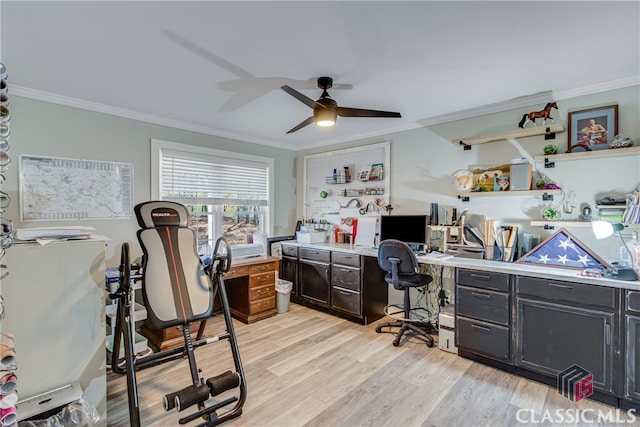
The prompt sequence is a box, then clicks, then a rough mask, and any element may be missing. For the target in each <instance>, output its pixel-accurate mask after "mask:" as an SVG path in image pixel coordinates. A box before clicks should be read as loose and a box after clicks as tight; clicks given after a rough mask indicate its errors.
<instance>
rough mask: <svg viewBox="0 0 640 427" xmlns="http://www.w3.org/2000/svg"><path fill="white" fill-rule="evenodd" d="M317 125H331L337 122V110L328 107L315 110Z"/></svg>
mask: <svg viewBox="0 0 640 427" xmlns="http://www.w3.org/2000/svg"><path fill="white" fill-rule="evenodd" d="M315 116H316V125H318V126H321V127H329V126H333V125H335V124H336V116H337V115H336V112H335V110H334V111H332V110H330V109H328V108H326V109H322V110H317V111H316V112H315Z"/></svg>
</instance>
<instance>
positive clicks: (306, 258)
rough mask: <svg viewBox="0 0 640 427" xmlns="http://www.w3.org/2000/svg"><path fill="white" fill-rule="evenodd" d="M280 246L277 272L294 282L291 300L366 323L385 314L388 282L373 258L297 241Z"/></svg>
mask: <svg viewBox="0 0 640 427" xmlns="http://www.w3.org/2000/svg"><path fill="white" fill-rule="evenodd" d="M282 248H283V251H282V260H281V268H280V274H281V277H282V278H283V279H285V280H290V281H292V282H293V283H294V286H293V289H294V290H295V291H296V293H297V296H295V297H293V296H292V300H291V301H292V302H295V303H298V304H302V305H305V306H308V307H312V308H315V309H318V310H322V311H326V312H328V313H331V314H334V315H337V316H341V317H344V318H346V319H349V320H352V321H356V322H359V323H362V324H365V325H366V324H369V323H371V322H374V321H376V320H378V319H380V318H381V317H383V316H384V307H385V306H386V305H387V301H388V285H387V283H386V282H385V280H384V276H385V272H384V271H382V269H380V267H379V266H378V260H377V258H376V257H372V256H364V255H361V254H358V253H356V252H352V251H344V250H334V249H320V248H317V247H312V246H304V245H300V244H297V243H293V244H290V243H287V244H283V245H282Z"/></svg>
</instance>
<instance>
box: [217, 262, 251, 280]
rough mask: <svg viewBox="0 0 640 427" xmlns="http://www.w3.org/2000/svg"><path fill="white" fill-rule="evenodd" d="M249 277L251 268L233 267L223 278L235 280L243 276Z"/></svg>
mask: <svg viewBox="0 0 640 427" xmlns="http://www.w3.org/2000/svg"><path fill="white" fill-rule="evenodd" d="M248 275H249V267H247V266H246V265H245V266H242V267H233V266H232V267H231V268H230V269H229V271H227V272H226V273H224V275H223V276H222V277H224V278H225V279H233V278H234V277H241V276H248Z"/></svg>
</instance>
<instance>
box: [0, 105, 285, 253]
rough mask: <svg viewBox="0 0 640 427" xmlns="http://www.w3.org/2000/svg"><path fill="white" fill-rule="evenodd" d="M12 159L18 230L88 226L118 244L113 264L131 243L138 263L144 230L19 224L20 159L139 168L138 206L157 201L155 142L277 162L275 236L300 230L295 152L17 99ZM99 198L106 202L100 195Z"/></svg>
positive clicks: (98, 224) (127, 224)
mask: <svg viewBox="0 0 640 427" xmlns="http://www.w3.org/2000/svg"><path fill="white" fill-rule="evenodd" d="M10 110H11V139H10V143H11V149H10V151H9V153H10V154H11V156H12V158H13V161H14V163H13V164H12V166H11V167H10V168H9V170H8V171H7V172H5V173H4V175H5V177H6V182H5V183H4V184H2V190H3V191H5V192H7V193H8V194H9V196H10V197H11V199H12V201H13V203H12V206H11V207H10V208H9V209H8V211H7V213H6V214H4V215H3V217H7V218H9V219H12V220H13V221H14V226H15V228H31V227H49V226H61V225H72V224H73V225H83V226H91V227H95V228H96V229H97V231H96V233H98V234H103V235H105V236H107V237H109V238H111V239H112V240H111V241H110V242H108V245H107V265H117V264H118V263H119V254H120V247H121V245H122V243H123V242H129V244H130V245H131V248H132V258H135V257H137V256H139V255H140V254H141V251H140V249H139V245H138V243H137V239H136V231H137V230H138V228H139V227H138V225H137V223H136V221H135V218H132V219H130V220H128V219H120V220H91V221H89V220H86V221H73V222H69V221H29V222H24V223H21V222H20V221H19V218H20V214H19V208H18V206H19V195H18V185H19V183H18V156H19V155H20V154H31V155H44V156H57V157H69V158H82V159H87V160H98V161H115V162H126V163H131V164H133V170H134V202H135V203H140V202H144V201H147V200H149V199H150V197H151V181H150V179H151V172H150V153H151V151H150V141H151V139H161V140H164V141H172V142H178V143H183V144H192V145H198V146H204V147H210V148H216V149H220V150H228V151H235V152H240V153H249V154H253V155H257V156H264V157H270V158H273V159H274V163H275V170H274V173H275V175H274V181H275V185H274V187H275V195H274V212H273V216H274V221H273V223H274V230H273V235H275V236H280V235H288V234H291V233H292V232H293V230H294V227H295V219H296V212H295V188H296V186H295V184H296V183H295V176H294V171H295V168H294V163H295V152H293V151H290V150H284V149H278V148H272V147H267V146H263V145H257V144H252V143H248V142H243V141H237V140H232V139H227V138H221V137H216V136H211V135H205V134H201V133H196V132H190V131H184V130H180V129H175V128H170V127H165V126H160V125H155V124H150V123H146V122H141V121H136V120H130V119H125V118H121V117H116V116H112V115H108V114H102V113H96V112H92V111H87V110H81V109H77V108H71V107H65V106H61V105H57V104H52V103H48V102H41V101H35V100H32V99H28V98H22V97H19V96H12V97H11V104H10ZM96 197H100V194H97V195H96Z"/></svg>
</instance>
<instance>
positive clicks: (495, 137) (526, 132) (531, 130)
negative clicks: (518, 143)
mask: <svg viewBox="0 0 640 427" xmlns="http://www.w3.org/2000/svg"><path fill="white" fill-rule="evenodd" d="M558 132H564V127H563V126H562V124H561V123H557V124H556V123H552V124H550V125H545V126H531V127H527V128H524V129H521V128H518V129H512V130H509V131H506V132H500V133H494V134H490V135H484V136H470V137H468V138H456V139H452V140H451V142H452V143H453V144H455V145H460V146H462V147H464V149H465V150H470V149H471V146H472V145H477V144H485V143H487V142H492V141H502V140H508V139H511V138H515V139H517V138H526V137H529V136H537V135H545V139H555V134H556V133H558Z"/></svg>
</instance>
